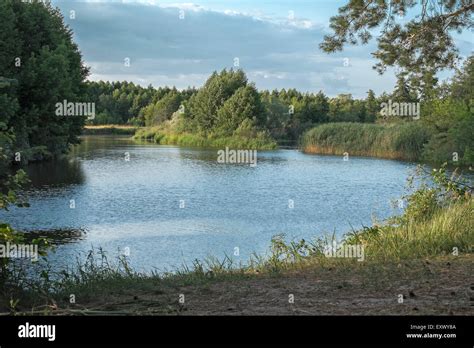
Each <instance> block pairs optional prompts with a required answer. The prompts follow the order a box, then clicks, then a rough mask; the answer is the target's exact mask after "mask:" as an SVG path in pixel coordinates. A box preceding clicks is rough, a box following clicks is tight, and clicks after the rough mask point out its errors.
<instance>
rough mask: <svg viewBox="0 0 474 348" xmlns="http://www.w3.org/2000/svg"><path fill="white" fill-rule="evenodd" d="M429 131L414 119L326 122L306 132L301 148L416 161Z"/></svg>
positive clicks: (307, 150)
mask: <svg viewBox="0 0 474 348" xmlns="http://www.w3.org/2000/svg"><path fill="white" fill-rule="evenodd" d="M429 139H430V134H429V132H428V131H427V130H426V129H425V128H424V127H423V126H421V125H420V124H418V123H416V122H405V123H396V124H367V123H327V124H323V125H320V126H318V127H315V128H313V129H311V130H309V131H308V132H306V133H305V134H304V135H303V137H302V139H301V147H302V150H303V151H304V152H307V153H318V154H332V155H342V154H343V153H345V152H347V153H349V155H354V156H372V157H381V158H388V159H399V160H408V161H418V160H420V159H421V156H422V151H423V147H424V145H425V144H426V143H427V142H428V141H429Z"/></svg>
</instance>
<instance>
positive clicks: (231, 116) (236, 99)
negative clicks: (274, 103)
mask: <svg viewBox="0 0 474 348" xmlns="http://www.w3.org/2000/svg"><path fill="white" fill-rule="evenodd" d="M246 119H249V120H253V121H254V124H255V125H256V126H263V125H264V124H265V109H264V107H263V104H262V102H261V100H260V95H259V94H258V92H257V89H256V88H255V86H253V85H248V86H245V87H240V88H239V89H238V90H237V91H236V92H235V93H234V94H233V95H232V96H231V97H230V98H229V99H227V100H226V101H225V102H224V104H223V105H222V107H221V108H220V109H219V110H218V112H217V119H216V122H215V127H216V129H217V131H218V132H219V133H220V134H223V135H232V133H233V132H234V131H235V130H236V129H237V128H238V127H239V126H240V124H241V123H242V122H243V121H244V120H246Z"/></svg>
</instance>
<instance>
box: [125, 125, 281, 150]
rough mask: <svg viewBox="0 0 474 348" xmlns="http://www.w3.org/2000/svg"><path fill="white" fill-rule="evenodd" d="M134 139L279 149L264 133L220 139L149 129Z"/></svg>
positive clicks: (236, 147)
mask: <svg viewBox="0 0 474 348" xmlns="http://www.w3.org/2000/svg"><path fill="white" fill-rule="evenodd" d="M134 138H135V139H137V140H148V141H153V142H155V143H157V144H160V145H180V146H189V147H204V148H225V147H226V146H228V147H230V148H234V149H256V150H273V149H276V148H277V144H276V142H275V141H274V140H273V139H271V138H270V137H268V136H267V135H265V134H264V133H257V134H256V135H255V136H253V137H252V136H243V135H240V136H238V135H233V136H228V137H219V136H213V135H208V136H204V135H199V134H191V133H179V134H178V133H172V132H169V131H166V130H163V129H162V128H160V127H149V128H143V129H139V130H138V131H137V132H136V134H135V136H134Z"/></svg>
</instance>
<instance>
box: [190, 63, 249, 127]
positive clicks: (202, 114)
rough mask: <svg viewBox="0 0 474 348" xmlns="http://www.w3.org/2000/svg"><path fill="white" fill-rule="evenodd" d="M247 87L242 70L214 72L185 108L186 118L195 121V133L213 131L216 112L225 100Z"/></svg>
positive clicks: (216, 116)
mask: <svg viewBox="0 0 474 348" xmlns="http://www.w3.org/2000/svg"><path fill="white" fill-rule="evenodd" d="M245 86H247V77H246V76H245V74H244V72H243V71H242V70H236V71H234V70H230V71H227V70H225V69H224V70H222V71H221V72H220V73H219V74H218V73H216V72H214V73H213V74H212V75H211V77H209V79H208V80H207V81H206V83H205V84H204V86H203V87H202V88H201V89H200V90H199V91H198V92H197V93H196V94H195V95H193V96H192V97H191V98H190V100H189V103H188V105H187V107H186V118H188V119H192V120H194V121H195V123H194V124H195V125H196V126H197V128H198V129H197V131H198V132H200V133H203V134H207V133H208V132H212V131H213V130H214V127H215V124H216V121H217V118H218V111H219V109H220V108H221V107H222V106H223V105H224V103H225V102H226V100H228V99H229V98H231V97H232V95H233V94H234V93H235V92H236V91H237V90H238V89H239V88H241V87H245Z"/></svg>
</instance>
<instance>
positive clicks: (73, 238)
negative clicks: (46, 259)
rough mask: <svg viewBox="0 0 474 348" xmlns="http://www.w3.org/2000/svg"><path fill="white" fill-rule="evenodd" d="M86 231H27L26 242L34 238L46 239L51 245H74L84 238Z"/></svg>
mask: <svg viewBox="0 0 474 348" xmlns="http://www.w3.org/2000/svg"><path fill="white" fill-rule="evenodd" d="M86 233H87V232H86V231H84V230H81V229H55V230H45V231H29V232H28V233H27V234H26V242H29V241H32V240H33V239H36V238H47V239H48V242H50V243H51V244H53V245H60V244H68V243H75V242H78V241H80V240H83V239H85V238H86Z"/></svg>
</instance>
